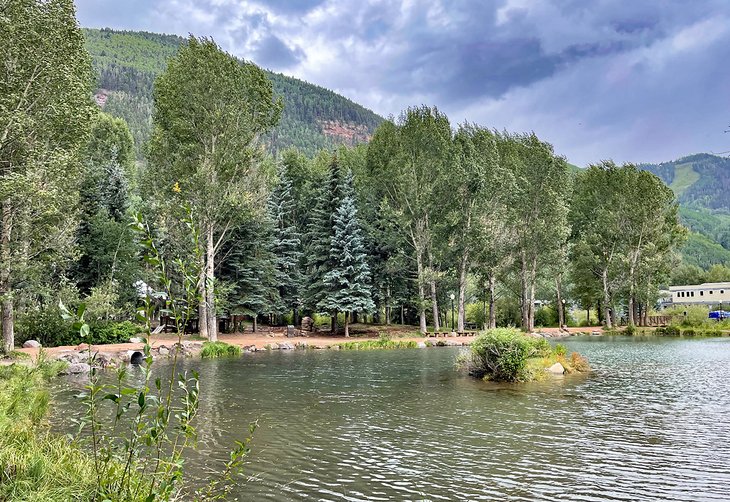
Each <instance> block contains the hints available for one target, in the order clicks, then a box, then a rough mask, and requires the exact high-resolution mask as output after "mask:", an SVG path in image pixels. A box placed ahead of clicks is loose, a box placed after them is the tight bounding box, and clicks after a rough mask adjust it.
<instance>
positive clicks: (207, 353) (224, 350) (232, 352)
mask: <svg viewBox="0 0 730 502" xmlns="http://www.w3.org/2000/svg"><path fill="white" fill-rule="evenodd" d="M241 353H242V350H241V347H239V346H238V345H229V344H227V343H225V342H204V343H203V350H202V351H201V352H200V357H203V358H211V359H212V358H216V357H238V356H240V355H241Z"/></svg>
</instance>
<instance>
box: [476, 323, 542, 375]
mask: <svg viewBox="0 0 730 502" xmlns="http://www.w3.org/2000/svg"><path fill="white" fill-rule="evenodd" d="M550 353H551V348H550V344H549V343H548V342H547V340H545V339H544V338H531V337H528V336H526V335H524V334H522V333H521V332H520V331H518V330H517V329H514V328H497V329H492V330H489V331H487V332H485V333H482V334H481V335H479V336H477V337H476V338H475V339H474V342H473V343H472V345H471V349H470V351H469V353H468V354H467V355H466V358H465V359H464V360H463V361H462V364H463V365H465V366H466V368H467V370H468V371H469V374H470V375H472V376H475V377H478V378H487V379H490V380H498V381H508V382H518V381H526V380H530V379H531V378H532V375H531V373H530V371H529V370H528V367H527V361H528V359H530V358H534V357H546V356H547V355H549V354H550Z"/></svg>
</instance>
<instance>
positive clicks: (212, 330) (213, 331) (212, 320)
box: [205, 225, 218, 342]
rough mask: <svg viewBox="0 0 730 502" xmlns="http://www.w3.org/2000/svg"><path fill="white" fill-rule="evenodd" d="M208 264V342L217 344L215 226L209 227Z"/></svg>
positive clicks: (206, 292) (206, 272) (206, 289)
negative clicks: (214, 281) (214, 283)
mask: <svg viewBox="0 0 730 502" xmlns="http://www.w3.org/2000/svg"><path fill="white" fill-rule="evenodd" d="M205 247H206V263H205V265H206V266H205V278H206V287H205V300H206V301H205V303H206V304H207V307H208V340H210V341H211V342H215V341H217V340H218V324H217V323H216V312H215V291H214V288H213V280H214V279H215V277H214V273H215V243H214V241H213V226H212V225H210V226H209V227H208V232H207V239H206V246H205Z"/></svg>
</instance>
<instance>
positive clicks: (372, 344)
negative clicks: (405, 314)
mask: <svg viewBox="0 0 730 502" xmlns="http://www.w3.org/2000/svg"><path fill="white" fill-rule="evenodd" d="M335 346H336V347H339V348H340V349H341V350H380V349H415V348H418V343H417V342H415V341H413V340H391V338H390V337H389V336H387V335H385V334H382V333H381V335H380V338H378V339H377V340H363V341H361V342H342V343H338V344H336V345H335Z"/></svg>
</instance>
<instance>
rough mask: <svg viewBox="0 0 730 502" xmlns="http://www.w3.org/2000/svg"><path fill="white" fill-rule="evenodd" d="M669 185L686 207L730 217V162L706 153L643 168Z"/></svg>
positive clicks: (641, 166)
mask: <svg viewBox="0 0 730 502" xmlns="http://www.w3.org/2000/svg"><path fill="white" fill-rule="evenodd" d="M639 167H640V168H641V169H646V170H647V171H650V172H652V173H654V174H656V175H657V176H659V177H660V178H661V179H662V180H664V182H665V183H666V184H667V185H669V186H670V187H671V188H672V190H674V193H675V194H676V195H677V200H679V203H680V204H681V205H682V206H683V207H687V208H694V209H700V210H704V209H709V210H711V211H717V212H721V213H725V214H730V159H729V158H726V157H718V156H717V155H710V154H707V153H700V154H696V155H690V156H688V157H683V158H681V159H678V160H675V161H672V162H663V163H661V164H642V165H640V166H639Z"/></svg>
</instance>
